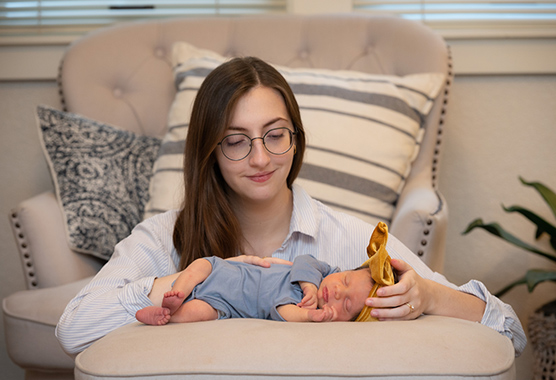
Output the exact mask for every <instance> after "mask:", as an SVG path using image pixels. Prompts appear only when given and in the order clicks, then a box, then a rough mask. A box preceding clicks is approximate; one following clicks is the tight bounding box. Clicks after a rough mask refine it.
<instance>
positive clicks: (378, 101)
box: [145, 42, 445, 223]
mask: <svg viewBox="0 0 556 380" xmlns="http://www.w3.org/2000/svg"><path fill="white" fill-rule="evenodd" d="M224 61H226V58H224V57H222V56H220V55H218V54H216V53H214V52H211V51H208V50H203V49H198V48H196V47H194V46H192V45H190V44H188V43H185V42H178V43H176V44H175V45H174V54H173V65H174V67H175V70H174V74H175V79H176V84H177V94H176V98H175V100H174V103H173V105H172V108H171V110H170V114H169V131H168V134H167V135H166V137H165V138H164V140H163V144H162V147H161V150H160V151H159V157H158V158H157V160H156V162H155V166H154V175H153V178H152V179H151V186H150V200H149V203H148V204H147V206H146V210H145V217H149V216H152V215H154V214H156V213H158V212H163V211H166V210H169V209H172V208H177V207H179V205H180V203H181V199H180V196H181V192H180V189H181V188H182V183H183V179H182V173H181V172H182V169H181V168H182V166H183V150H184V144H185V138H186V134H187V128H188V125H189V118H190V111H191V107H192V104H193V101H194V99H195V96H196V94H197V90H198V89H199V86H200V85H201V83H202V82H203V80H204V78H205V77H206V75H207V74H208V73H209V72H210V71H211V70H212V69H214V68H215V67H216V66H218V65H219V64H221V63H223V62H224ZM276 68H277V69H278V70H279V71H280V72H281V73H282V75H283V76H284V77H285V78H286V80H287V81H288V83H289V84H290V85H291V87H292V90H293V92H294V93H295V95H296V99H297V101H298V104H299V106H300V109H301V117H302V120H303V124H304V127H305V131H306V134H307V141H308V144H307V150H306V156H305V159H304V164H303V167H302V170H301V173H300V174H299V178H298V179H297V182H298V183H300V184H301V185H302V186H303V187H304V188H305V189H306V190H307V192H308V193H309V194H310V195H311V196H313V197H314V198H316V199H318V200H320V201H322V202H323V203H326V204H328V205H329V206H331V207H333V208H336V209H339V210H340V211H344V212H347V213H351V214H354V215H356V216H358V217H359V218H361V219H363V220H366V221H368V222H370V223H376V222H378V221H379V220H380V221H385V222H387V223H389V222H390V221H391V218H392V215H393V212H394V205H395V204H396V201H397V199H398V196H399V194H400V191H401V189H402V187H403V184H404V181H405V179H406V177H407V175H408V173H409V170H410V166H411V162H412V161H413V160H414V158H415V157H416V155H417V153H418V151H419V146H420V141H421V138H422V134H423V132H424V129H423V128H422V127H423V125H422V122H423V120H424V117H425V116H426V115H427V114H428V113H429V111H430V109H431V107H432V104H433V101H434V98H435V97H436V96H437V95H438V92H439V90H440V88H441V87H442V85H443V84H444V81H445V78H444V75H443V74H440V73H423V74H413V75H408V76H404V77H397V76H388V75H370V74H365V73H360V72H355V71H343V70H338V71H335V70H324V69H293V68H287V67H283V66H276Z"/></svg>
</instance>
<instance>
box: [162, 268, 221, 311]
mask: <svg viewBox="0 0 556 380" xmlns="http://www.w3.org/2000/svg"><path fill="white" fill-rule="evenodd" d="M211 272H212V265H211V263H210V262H209V261H208V260H205V259H197V260H195V261H193V262H192V263H191V264H190V265H189V266H188V267H187V268H185V269H184V270H183V271H182V272H181V273H180V275H179V277H178V278H177V279H176V281H175V282H174V285H173V286H172V290H171V291H169V292H166V293H164V298H163V300H162V307H167V308H168V309H170V314H174V313H175V312H176V311H177V310H178V308H180V306H181V305H182V303H183V301H184V300H185V299H186V298H187V297H188V296H189V295H190V294H191V292H192V291H193V288H195V286H197V285H199V284H200V283H201V282H203V281H205V280H206V279H207V277H208V276H209V275H210V273H211Z"/></svg>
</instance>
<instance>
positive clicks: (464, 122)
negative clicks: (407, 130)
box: [439, 75, 556, 380]
mask: <svg viewBox="0 0 556 380" xmlns="http://www.w3.org/2000/svg"><path fill="white" fill-rule="evenodd" d="M555 122H556V76H554V75H551V76H461V77H457V76H456V80H455V83H454V86H453V89H452V92H451V95H450V102H449V108H448V114H447V119H446V128H445V133H444V135H443V142H442V150H443V157H442V162H441V170H440V176H439V178H440V180H439V181H440V183H439V188H440V191H441V192H442V193H443V194H444V196H445V197H446V199H447V203H448V207H449V214H450V216H449V227H448V239H447V255H446V263H445V274H446V275H447V277H448V278H449V279H450V280H451V281H453V282H454V283H456V284H462V283H464V282H466V281H467V280H468V279H470V278H476V279H478V280H480V281H482V282H484V283H485V285H486V286H487V287H488V288H489V290H490V291H491V292H496V291H498V290H500V289H502V288H503V287H504V286H505V285H507V284H508V283H510V282H511V281H512V280H514V279H517V278H520V277H521V276H523V275H524V273H525V270H526V269H527V268H552V269H556V265H554V264H552V265H550V264H549V262H548V260H546V259H543V258H539V257H537V256H536V255H533V254H529V253H526V252H524V251H522V250H520V249H518V248H515V247H513V246H512V245H510V244H508V243H506V242H503V241H501V240H500V239H498V238H496V237H494V236H492V235H490V234H488V233H486V232H484V231H481V230H476V231H473V232H471V233H470V234H468V235H465V236H462V234H461V232H462V231H464V230H465V228H466V227H467V225H468V224H469V223H470V222H471V221H472V220H474V219H475V218H477V217H482V218H483V220H484V221H485V222H493V221H498V222H499V223H500V224H502V225H503V226H504V227H505V228H506V229H507V230H508V231H510V232H513V233H514V234H515V235H517V236H519V237H521V238H522V239H523V240H525V241H527V242H530V243H533V242H534V239H533V236H534V230H533V229H532V228H531V225H530V223H528V222H526V221H524V218H522V217H520V216H519V215H514V214H508V213H506V212H504V211H503V210H502V207H501V205H502V204H504V205H505V206H506V207H508V206H512V205H521V206H523V207H526V208H529V209H531V210H534V211H538V213H539V214H540V215H541V216H543V217H545V218H546V219H547V220H549V221H551V222H552V223H554V222H555V218H554V215H552V213H551V212H550V211H549V209H548V207H547V206H546V203H544V201H542V199H541V198H540V197H539V196H538V195H537V193H536V192H535V191H534V190H533V189H531V188H529V187H525V186H523V185H521V182H520V181H519V180H518V176H522V177H523V178H525V179H526V180H529V181H533V180H538V181H540V182H543V183H545V184H546V185H547V186H549V187H551V188H552V189H554V190H556V149H555V147H556V128H555ZM547 245H548V244H547V241H546V239H543V240H542V241H541V242H539V246H540V247H543V246H545V247H546V246H547ZM547 250H548V248H547ZM502 299H503V301H505V302H507V303H510V304H511V305H512V306H513V307H514V309H515V311H516V313H517V314H518V316H519V318H520V320H521V321H522V323H523V324H524V326H525V325H526V324H527V318H528V317H529V315H530V314H531V313H532V312H533V311H534V310H535V309H536V308H538V307H539V306H541V305H542V304H544V303H546V302H548V301H551V300H554V299H556V284H555V283H544V284H541V285H539V286H538V287H537V288H536V289H535V291H534V292H533V293H532V295H530V294H528V292H527V290H526V288H525V287H524V286H520V287H519V288H514V289H513V290H512V291H510V292H509V293H508V294H507V295H505V296H504V297H503V298H502ZM531 365H532V352H531V346H530V345H528V346H527V349H526V351H525V353H524V354H523V355H522V356H521V357H520V358H518V359H517V370H518V376H517V378H518V379H522V380H525V379H530V376H529V375H530V372H531V371H532V367H531Z"/></svg>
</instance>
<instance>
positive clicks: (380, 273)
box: [355, 222, 395, 322]
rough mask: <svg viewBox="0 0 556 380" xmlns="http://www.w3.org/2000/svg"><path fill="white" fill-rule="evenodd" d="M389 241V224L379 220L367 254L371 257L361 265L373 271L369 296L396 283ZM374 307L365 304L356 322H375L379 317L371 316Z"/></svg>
mask: <svg viewBox="0 0 556 380" xmlns="http://www.w3.org/2000/svg"><path fill="white" fill-rule="evenodd" d="M387 241H388V226H387V225H386V224H385V223H383V222H379V223H378V224H377V226H376V227H375V230H374V231H373V234H372V235H371V240H370V241H369V245H368V246H367V255H369V259H368V260H367V261H365V262H364V263H363V264H362V265H361V267H368V268H369V269H370V271H371V277H372V278H373V280H374V282H375V283H374V285H373V287H372V289H371V292H370V293H369V297H374V296H375V295H376V291H377V290H378V289H379V288H381V287H383V286H388V285H394V283H395V279H394V272H393V271H392V266H391V265H390V255H388V252H387V251H386V242H387ZM372 309H373V308H372V307H369V306H365V307H364V308H363V310H361V313H359V316H358V317H357V319H356V320H355V321H356V322H374V321H377V320H378V319H376V318H374V317H371V310H372Z"/></svg>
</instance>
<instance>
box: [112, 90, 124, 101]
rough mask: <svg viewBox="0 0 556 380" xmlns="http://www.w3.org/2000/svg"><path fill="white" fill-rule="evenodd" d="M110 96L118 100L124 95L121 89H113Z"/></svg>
mask: <svg viewBox="0 0 556 380" xmlns="http://www.w3.org/2000/svg"><path fill="white" fill-rule="evenodd" d="M112 94H114V97H115V98H117V99H120V98H121V97H122V96H123V95H124V92H123V91H122V89H121V88H115V89H114V91H112Z"/></svg>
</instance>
